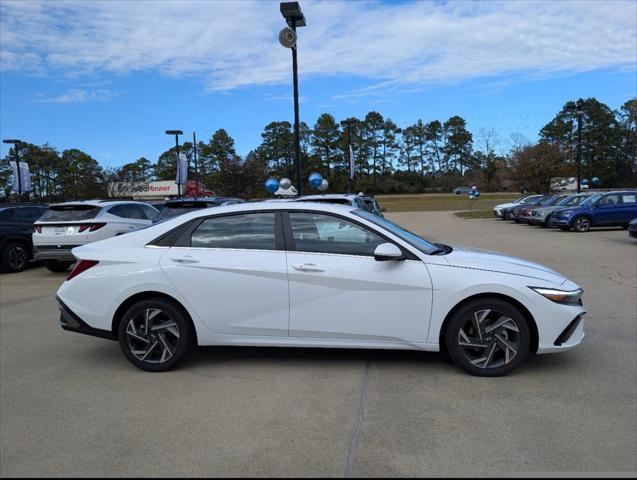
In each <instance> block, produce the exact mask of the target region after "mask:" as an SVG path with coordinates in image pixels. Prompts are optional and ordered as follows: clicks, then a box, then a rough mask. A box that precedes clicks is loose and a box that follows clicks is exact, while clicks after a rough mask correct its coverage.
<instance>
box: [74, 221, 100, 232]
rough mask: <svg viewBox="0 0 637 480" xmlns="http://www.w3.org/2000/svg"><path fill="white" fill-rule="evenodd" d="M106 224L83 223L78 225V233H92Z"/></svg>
mask: <svg viewBox="0 0 637 480" xmlns="http://www.w3.org/2000/svg"><path fill="white" fill-rule="evenodd" d="M105 225H106V224H105V223H83V224H81V225H80V228H79V230H78V233H82V232H85V231H87V230H88V231H89V232H94V231H95V230H99V229H100V228H102V227H104V226H105Z"/></svg>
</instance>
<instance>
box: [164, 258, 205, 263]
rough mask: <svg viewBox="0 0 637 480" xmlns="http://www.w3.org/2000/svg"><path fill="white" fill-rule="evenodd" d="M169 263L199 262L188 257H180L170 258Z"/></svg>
mask: <svg viewBox="0 0 637 480" xmlns="http://www.w3.org/2000/svg"><path fill="white" fill-rule="evenodd" d="M170 260H171V261H173V262H175V263H182V264H183V263H199V260H195V259H194V258H189V257H180V258H171V259H170Z"/></svg>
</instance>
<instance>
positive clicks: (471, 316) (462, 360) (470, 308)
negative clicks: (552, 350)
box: [444, 298, 531, 377]
mask: <svg viewBox="0 0 637 480" xmlns="http://www.w3.org/2000/svg"><path fill="white" fill-rule="evenodd" d="M486 311H488V313H487V314H486V316H485V317H482V318H483V320H482V322H481V323H479V325H481V328H482V329H483V331H481V332H480V333H478V332H477V331H475V325H476V323H475V322H476V321H477V320H478V318H480V317H481V316H482V314H483V313H484V312H486ZM476 315H477V316H476ZM503 317H504V318H506V319H507V321H506V323H504V324H503V325H501V326H500V327H497V324H498V322H501V319H502V318H503ZM467 326H469V327H468V328H467ZM492 326H496V328H495V329H494V330H492V331H490V332H487V330H488V329H489V327H492ZM472 327H473V330H471V328H472ZM461 329H463V333H462V334H461V333H460V330H461ZM465 329H466V330H467V331H465ZM516 329H517V331H516ZM463 335H464V336H463ZM464 338H468V339H469V340H470V343H469V344H466V340H462V339H464ZM444 341H445V345H446V347H447V351H448V352H449V355H450V356H451V358H452V359H453V361H454V362H455V363H456V364H458V365H459V366H461V367H462V368H464V369H465V370H466V371H467V372H469V373H471V374H472V375H477V376H480V377H499V376H501V375H506V374H508V373H509V372H511V371H512V370H514V369H515V368H517V367H518V366H519V365H520V364H521V363H522V362H523V361H524V360H525V359H526V357H527V355H528V353H529V348H530V345H531V331H530V329H529V325H528V323H527V320H526V318H525V317H524V315H523V314H522V313H521V312H520V311H519V310H518V309H517V308H516V307H515V306H513V305H512V304H511V303H509V302H506V301H504V300H501V299H499V298H479V299H476V300H473V301H470V302H468V303H467V304H465V305H463V306H462V307H461V308H459V309H458V310H457V311H456V312H455V313H454V315H453V317H451V319H450V320H449V323H448V324H447V328H446V333H445V338H444ZM463 342H465V344H464V346H463V344H462V343H463ZM474 344H475V345H479V348H473V345H474ZM507 344H508V345H510V346H511V347H515V349H513V348H504V346H505V345H507ZM468 345H471V346H468ZM485 355H486V357H485ZM485 358H486V361H485ZM489 359H491V364H490V365H489ZM480 360H482V361H480Z"/></svg>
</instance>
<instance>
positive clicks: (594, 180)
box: [591, 177, 599, 185]
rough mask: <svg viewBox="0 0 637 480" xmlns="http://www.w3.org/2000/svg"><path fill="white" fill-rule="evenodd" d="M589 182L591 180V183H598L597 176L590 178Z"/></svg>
mask: <svg viewBox="0 0 637 480" xmlns="http://www.w3.org/2000/svg"><path fill="white" fill-rule="evenodd" d="M591 182H593V185H597V184H598V183H599V178H597V177H593V178H591Z"/></svg>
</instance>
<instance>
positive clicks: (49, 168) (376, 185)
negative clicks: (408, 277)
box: [0, 98, 637, 201]
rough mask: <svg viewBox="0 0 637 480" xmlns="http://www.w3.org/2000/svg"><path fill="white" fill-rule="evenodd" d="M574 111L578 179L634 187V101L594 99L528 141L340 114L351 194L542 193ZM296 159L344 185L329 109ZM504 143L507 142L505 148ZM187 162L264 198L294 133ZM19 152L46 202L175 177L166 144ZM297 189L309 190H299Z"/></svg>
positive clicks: (3, 176)
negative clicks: (109, 157) (151, 149)
mask: <svg viewBox="0 0 637 480" xmlns="http://www.w3.org/2000/svg"><path fill="white" fill-rule="evenodd" d="M578 116H579V117H581V118H580V121H581V152H582V175H583V178H589V179H590V178H592V177H594V176H595V177H598V178H599V179H600V186H602V187H620V186H621V187H628V186H635V185H637V165H636V160H635V155H636V145H637V99H631V100H629V101H627V102H626V103H625V104H624V105H622V107H621V108H619V109H618V110H612V109H611V108H609V107H608V106H607V105H605V104H603V103H601V102H599V101H598V100H596V99H594V98H588V99H579V100H577V101H571V102H567V103H566V104H565V105H564V107H563V108H562V109H561V110H560V111H559V112H558V113H557V114H556V115H555V117H554V118H553V119H552V120H551V121H550V122H549V123H547V124H546V125H545V126H544V127H543V128H542V129H541V130H540V132H539V141H538V142H536V143H531V142H529V141H528V140H527V139H525V138H524V137H522V136H521V135H519V134H514V135H512V136H511V138H509V139H503V138H501V137H499V135H498V134H497V132H496V131H495V130H493V129H480V130H479V131H477V132H473V133H472V132H470V131H469V130H468V129H467V122H466V121H465V119H463V118H462V117H460V116H457V115H456V116H452V117H450V118H449V119H447V120H445V121H438V120H433V121H431V122H428V123H425V122H423V121H422V120H417V121H416V122H415V123H414V124H413V125H407V126H405V127H399V126H398V125H396V123H395V122H393V121H392V120H391V119H390V118H385V117H383V116H382V115H381V114H380V113H378V112H375V111H372V112H369V113H368V114H367V115H365V117H364V118H360V119H359V118H355V117H352V118H348V119H346V120H347V121H348V122H349V124H350V126H351V138H352V149H353V152H354V157H355V191H361V190H362V191H365V192H367V193H420V192H431V191H449V190H450V189H451V188H453V187H455V186H459V185H469V184H471V185H474V184H477V185H479V186H480V188H481V189H482V190H484V191H496V190H501V189H508V190H517V189H520V188H526V189H529V190H532V191H538V192H545V191H548V189H549V184H550V179H551V178H553V177H559V176H574V175H575V171H576V170H575V169H576V150H577V145H578V134H577V125H578ZM300 138H301V161H302V165H303V172H304V175H303V176H304V177H305V179H306V178H307V176H308V175H309V173H310V172H312V171H317V172H319V173H321V174H322V175H323V176H324V177H325V178H327V179H328V181H329V182H330V189H329V191H331V192H343V191H345V190H346V185H347V176H348V162H349V158H348V151H349V148H348V143H347V142H348V140H347V139H348V132H347V128H344V127H342V126H341V124H340V122H337V121H336V119H335V118H334V117H333V116H332V115H331V114H329V113H324V114H322V115H320V116H319V117H318V119H317V120H316V122H315V123H314V125H313V126H312V127H310V126H308V125H307V124H306V123H301V126H300ZM505 142H506V143H508V148H504V147H505ZM196 150H197V165H196V166H195V165H194V162H193V159H194V154H195V149H194V145H193V143H192V142H184V143H183V144H182V145H181V146H180V152H183V153H185V154H186V156H187V157H188V159H189V164H190V172H189V178H190V179H200V180H201V181H202V183H204V184H205V185H206V186H207V187H208V188H209V189H212V190H214V191H215V192H216V193H217V194H223V195H237V196H242V197H246V198H253V197H260V196H265V190H264V188H263V183H264V181H265V179H266V178H267V177H269V176H274V177H277V178H281V177H289V178H291V179H294V178H295V172H294V155H295V145H294V131H293V128H292V125H291V124H290V123H289V122H287V121H274V122H271V123H269V124H268V125H266V126H265V128H264V129H263V132H262V134H261V144H260V145H259V146H258V147H257V148H255V149H254V150H252V151H250V152H249V153H248V154H247V155H246V156H245V157H243V158H242V157H240V156H239V155H237V153H236V151H235V147H234V140H233V139H232V137H231V136H230V135H229V134H228V132H227V131H226V130H224V129H219V130H217V131H216V132H214V133H213V134H212V135H211V137H210V138H209V140H208V141H206V142H204V141H200V142H198V143H197V149H196ZM19 153H20V157H21V159H22V160H23V161H25V160H26V161H27V162H28V163H29V167H30V169H31V173H32V189H33V194H32V196H33V197H35V198H36V199H42V200H46V201H59V200H68V199H86V198H96V197H104V196H106V192H107V188H106V186H107V184H108V183H109V182H142V181H143V182H145V181H150V180H170V179H174V178H175V170H176V149H175V147H172V148H170V149H169V150H166V151H165V152H163V153H162V154H161V155H160V156H159V158H158V159H157V160H156V161H155V162H152V161H150V160H148V159H146V158H143V157H142V158H139V159H137V160H135V161H133V162H130V163H126V164H124V165H122V166H120V167H107V168H104V167H102V166H101V165H100V164H99V163H98V162H97V161H96V160H95V159H94V158H92V157H91V156H90V155H89V154H87V153H85V152H82V151H80V150H78V149H67V150H64V151H62V152H58V151H57V150H56V149H55V148H54V147H52V146H50V145H48V144H46V145H43V146H38V145H33V144H22V145H21V147H20V152H19ZM9 158H11V159H13V158H14V157H13V150H11V151H9V153H8V155H7V156H6V157H5V159H4V160H3V161H2V163H1V166H0V194H2V193H4V196H5V197H8V196H9V195H10V174H11V173H10V172H11V171H10V168H9V163H8V159H9ZM304 190H305V191H306V192H307V191H311V189H308V188H307V186H305V188H304Z"/></svg>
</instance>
